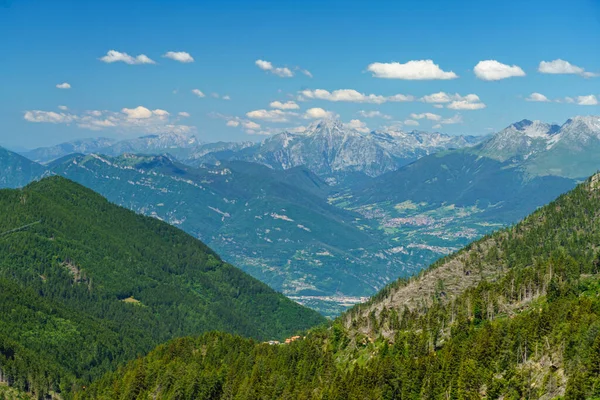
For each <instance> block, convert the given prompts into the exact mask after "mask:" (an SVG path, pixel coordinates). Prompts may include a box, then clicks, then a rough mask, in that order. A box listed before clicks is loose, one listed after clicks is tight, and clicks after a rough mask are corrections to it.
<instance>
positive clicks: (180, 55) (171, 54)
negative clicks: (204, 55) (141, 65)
mask: <svg viewBox="0 0 600 400" xmlns="http://www.w3.org/2000/svg"><path fill="white" fill-rule="evenodd" d="M163 57H165V58H170V59H171V60H175V61H179V62H181V63H192V62H194V57H192V56H191V55H190V53H186V52H185V51H168V52H166V53H165V54H163Z"/></svg>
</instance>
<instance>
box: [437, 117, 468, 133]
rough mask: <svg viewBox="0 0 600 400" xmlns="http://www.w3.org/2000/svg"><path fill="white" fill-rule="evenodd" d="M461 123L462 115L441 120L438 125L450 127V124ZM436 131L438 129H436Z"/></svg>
mask: <svg viewBox="0 0 600 400" xmlns="http://www.w3.org/2000/svg"><path fill="white" fill-rule="evenodd" d="M462 122H463V118H462V115H460V114H456V115H454V116H453V117H450V118H444V119H442V120H441V121H440V124H444V125H451V124H461V123H462ZM438 125H439V124H438ZM436 129H438V128H436Z"/></svg>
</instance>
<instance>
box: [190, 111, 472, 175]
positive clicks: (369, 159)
mask: <svg viewBox="0 0 600 400" xmlns="http://www.w3.org/2000/svg"><path fill="white" fill-rule="evenodd" d="M478 140H480V138H477V137H473V136H450V135H444V134H441V133H428V132H417V131H413V132H403V131H373V132H370V133H366V134H364V133H361V132H358V131H356V130H354V129H350V128H347V127H345V126H344V125H343V124H342V123H341V121H339V120H334V119H325V120H321V121H317V122H314V123H313V124H311V125H310V126H309V127H308V128H307V129H306V130H305V131H304V132H300V133H291V132H282V133H280V134H277V135H274V136H271V137H269V138H267V139H265V140H264V141H263V142H261V143H259V144H256V145H254V146H249V147H246V148H244V149H242V150H241V151H233V152H230V153H229V154H220V155H219V157H220V158H222V159H229V160H232V159H236V160H245V161H252V162H257V163H261V164H265V165H267V166H269V167H271V168H274V169H288V168H293V167H297V166H300V165H304V166H306V167H307V168H308V169H310V170H311V171H313V172H314V173H316V174H318V175H320V176H331V175H335V174H339V173H351V172H360V173H363V174H365V175H368V176H377V175H381V174H382V173H384V172H388V171H394V170H396V169H398V168H400V167H401V166H403V165H406V164H409V163H411V162H413V161H415V160H417V159H418V158H420V157H423V156H425V155H428V154H432V153H436V152H438V151H442V150H448V149H451V148H459V147H464V146H470V145H473V144H475V143H477V142H478ZM219 157H217V158H219ZM196 162H204V159H203V158H202V157H200V158H196Z"/></svg>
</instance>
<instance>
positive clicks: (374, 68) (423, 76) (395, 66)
mask: <svg viewBox="0 0 600 400" xmlns="http://www.w3.org/2000/svg"><path fill="white" fill-rule="evenodd" d="M367 70H368V71H369V72H371V73H372V74H373V76H374V77H375V78H387V79H406V80H432V79H456V78H458V75H456V74H455V73H454V72H452V71H450V72H446V71H444V70H442V69H441V68H440V66H439V65H437V64H434V62H433V61H432V60H413V61H409V62H407V63H405V64H401V63H398V62H392V63H372V64H370V65H369V66H368V67H367Z"/></svg>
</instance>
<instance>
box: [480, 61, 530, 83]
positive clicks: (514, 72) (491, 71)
mask: <svg viewBox="0 0 600 400" xmlns="http://www.w3.org/2000/svg"><path fill="white" fill-rule="evenodd" d="M473 72H475V76H476V77H477V78H479V79H481V80H483V81H499V80H501V79H506V78H512V77H516V76H525V71H523V70H522V69H521V67H519V66H518V65H506V64H502V63H501V62H498V61H496V60H485V61H479V62H478V63H477V65H476V66H475V68H474V69H473Z"/></svg>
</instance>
